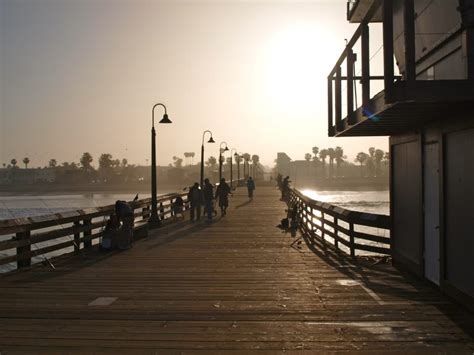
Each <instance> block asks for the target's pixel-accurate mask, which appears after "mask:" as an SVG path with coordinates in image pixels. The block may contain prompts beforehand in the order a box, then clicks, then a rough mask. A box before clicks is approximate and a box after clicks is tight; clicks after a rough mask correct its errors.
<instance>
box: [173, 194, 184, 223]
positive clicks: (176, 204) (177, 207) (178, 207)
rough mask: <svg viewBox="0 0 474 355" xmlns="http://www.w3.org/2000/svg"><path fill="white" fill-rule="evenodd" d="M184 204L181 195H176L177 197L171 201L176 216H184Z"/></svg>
mask: <svg viewBox="0 0 474 355" xmlns="http://www.w3.org/2000/svg"><path fill="white" fill-rule="evenodd" d="M183 206H184V201H183V199H182V197H181V196H178V197H176V199H175V200H174V201H173V202H172V203H171V215H172V216H174V217H175V218H178V215H181V217H184V216H183Z"/></svg>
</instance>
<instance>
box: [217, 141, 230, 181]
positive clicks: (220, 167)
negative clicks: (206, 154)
mask: <svg viewBox="0 0 474 355" xmlns="http://www.w3.org/2000/svg"><path fill="white" fill-rule="evenodd" d="M222 144H225V148H222ZM228 150H229V148H227V142H221V144H220V146H219V183H220V182H221V179H222V152H227V151H228Z"/></svg>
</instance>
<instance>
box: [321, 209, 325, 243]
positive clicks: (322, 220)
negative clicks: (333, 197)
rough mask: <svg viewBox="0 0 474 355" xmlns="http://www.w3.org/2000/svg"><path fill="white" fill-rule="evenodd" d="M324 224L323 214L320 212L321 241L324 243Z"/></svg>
mask: <svg viewBox="0 0 474 355" xmlns="http://www.w3.org/2000/svg"><path fill="white" fill-rule="evenodd" d="M325 228H326V227H325V223H324V212H323V211H321V239H322V240H323V242H324V241H325V239H324V231H325V230H326V229H325Z"/></svg>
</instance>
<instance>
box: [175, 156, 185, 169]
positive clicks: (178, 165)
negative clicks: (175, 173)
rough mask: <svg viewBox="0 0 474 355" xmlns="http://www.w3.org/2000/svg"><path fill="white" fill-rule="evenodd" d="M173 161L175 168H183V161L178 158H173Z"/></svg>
mask: <svg viewBox="0 0 474 355" xmlns="http://www.w3.org/2000/svg"><path fill="white" fill-rule="evenodd" d="M173 161H174V166H175V167H176V168H181V167H182V166H183V159H181V158H179V157H173Z"/></svg>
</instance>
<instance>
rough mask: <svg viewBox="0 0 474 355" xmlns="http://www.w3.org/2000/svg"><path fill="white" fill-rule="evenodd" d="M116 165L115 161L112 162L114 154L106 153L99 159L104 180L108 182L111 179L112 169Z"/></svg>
mask: <svg viewBox="0 0 474 355" xmlns="http://www.w3.org/2000/svg"><path fill="white" fill-rule="evenodd" d="M114 165H115V160H112V154H109V153H104V154H101V156H100V157H99V170H100V171H101V174H102V178H105V180H106V181H108V180H109V179H110V177H111V173H112V168H113V166H114Z"/></svg>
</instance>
